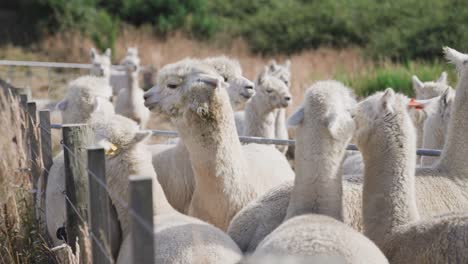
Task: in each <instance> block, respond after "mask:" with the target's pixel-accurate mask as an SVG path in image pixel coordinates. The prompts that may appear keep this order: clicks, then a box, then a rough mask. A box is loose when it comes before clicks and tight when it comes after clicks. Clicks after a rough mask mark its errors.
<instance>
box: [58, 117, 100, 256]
mask: <svg viewBox="0 0 468 264" xmlns="http://www.w3.org/2000/svg"><path fill="white" fill-rule="evenodd" d="M62 134H63V148H64V161H65V192H66V200H67V203H66V204H67V224H66V232H67V242H68V244H69V245H70V247H71V248H72V250H73V252H74V253H75V252H76V239H77V237H79V243H80V248H81V250H80V253H81V254H80V255H81V256H80V259H81V260H86V257H85V255H83V254H84V253H85V247H84V244H83V243H84V241H85V239H87V238H86V237H84V236H82V232H81V231H80V227H84V224H86V223H82V221H81V219H83V220H84V221H87V219H88V198H89V194H88V177H87V174H88V173H87V170H86V164H87V153H86V148H87V147H88V146H90V145H92V144H93V134H92V131H91V128H90V127H88V126H87V125H86V124H68V125H63V126H62ZM70 203H71V204H70ZM77 214H79V215H77Z"/></svg>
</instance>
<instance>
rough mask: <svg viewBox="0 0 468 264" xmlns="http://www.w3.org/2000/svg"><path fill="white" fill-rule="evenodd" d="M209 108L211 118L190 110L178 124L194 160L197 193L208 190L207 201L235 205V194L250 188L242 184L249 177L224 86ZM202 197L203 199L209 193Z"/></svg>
mask: <svg viewBox="0 0 468 264" xmlns="http://www.w3.org/2000/svg"><path fill="white" fill-rule="evenodd" d="M209 107H210V112H209V116H208V117H204V118H202V117H200V116H199V115H198V114H197V113H195V112H193V111H191V110H188V111H187V112H186V113H185V114H184V116H183V117H182V119H180V120H175V123H176V126H177V130H178V132H179V133H180V136H181V138H182V140H183V142H184V143H185V146H186V147H187V150H188V152H189V155H190V160H191V162H192V168H193V172H194V175H195V182H196V188H195V191H194V195H195V193H197V192H200V193H203V192H207V193H209V194H212V195H211V196H209V197H210V199H209V200H208V201H206V203H207V204H211V203H218V202H220V203H222V201H229V202H227V203H228V204H231V205H232V206H233V207H235V206H236V201H238V200H240V199H239V197H236V195H238V194H239V193H240V192H241V190H242V189H243V188H248V186H241V183H242V182H244V180H243V179H245V177H246V171H245V170H246V161H245V159H244V157H243V151H242V147H241V144H240V142H239V138H238V135H237V131H236V127H235V123H234V113H233V110H232V108H231V105H230V103H229V98H228V96H227V93H226V91H225V90H224V89H218V90H216V91H215V94H214V95H213V96H212V98H211V102H210V103H209ZM231 191H232V193H229V192H231ZM200 196H202V197H201V199H203V198H205V197H207V196H208V195H206V194H205V195H200ZM213 197H216V198H213ZM211 198H212V199H211ZM207 199H208V198H207ZM231 200H234V201H231ZM192 202H193V201H192Z"/></svg>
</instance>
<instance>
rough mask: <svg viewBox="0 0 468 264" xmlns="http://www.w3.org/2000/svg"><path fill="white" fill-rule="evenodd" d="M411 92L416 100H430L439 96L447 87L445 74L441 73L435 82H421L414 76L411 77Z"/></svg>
mask: <svg viewBox="0 0 468 264" xmlns="http://www.w3.org/2000/svg"><path fill="white" fill-rule="evenodd" d="M412 82H413V90H414V92H415V94H416V98H417V99H430V98H433V97H437V96H439V95H441V94H442V93H443V92H444V91H445V90H446V89H447V88H448V87H449V86H448V85H447V73H446V72H442V74H441V75H440V77H439V79H438V80H437V81H431V82H421V81H420V80H419V78H418V77H417V76H416V75H413V77H412Z"/></svg>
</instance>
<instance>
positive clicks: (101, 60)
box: [91, 48, 112, 77]
mask: <svg viewBox="0 0 468 264" xmlns="http://www.w3.org/2000/svg"><path fill="white" fill-rule="evenodd" d="M91 63H92V68H91V74H93V75H96V76H106V77H107V76H110V71H111V65H112V64H111V50H110V49H106V51H105V52H104V53H103V54H99V53H98V52H97V51H96V49H95V48H92V49H91Z"/></svg>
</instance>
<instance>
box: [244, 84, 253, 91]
mask: <svg viewBox="0 0 468 264" xmlns="http://www.w3.org/2000/svg"><path fill="white" fill-rule="evenodd" d="M253 88H254V87H253V85H251V84H249V85H246V86H245V89H247V90H253Z"/></svg>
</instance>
